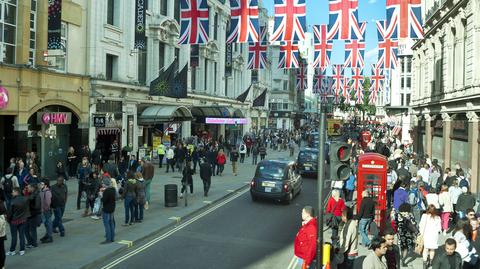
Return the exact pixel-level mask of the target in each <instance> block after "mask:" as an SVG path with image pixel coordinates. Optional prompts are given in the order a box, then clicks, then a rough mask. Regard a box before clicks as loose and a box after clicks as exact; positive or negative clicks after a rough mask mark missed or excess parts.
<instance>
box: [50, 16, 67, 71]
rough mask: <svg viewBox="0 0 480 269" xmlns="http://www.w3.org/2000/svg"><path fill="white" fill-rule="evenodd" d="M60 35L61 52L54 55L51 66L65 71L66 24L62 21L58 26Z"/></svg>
mask: <svg viewBox="0 0 480 269" xmlns="http://www.w3.org/2000/svg"><path fill="white" fill-rule="evenodd" d="M60 35H61V45H62V51H63V54H62V55H58V56H55V57H54V58H55V65H54V66H52V68H55V69H56V70H58V71H63V72H67V59H68V58H67V48H68V47H67V44H68V42H67V37H68V24H67V23H65V22H62V26H61V28H60Z"/></svg>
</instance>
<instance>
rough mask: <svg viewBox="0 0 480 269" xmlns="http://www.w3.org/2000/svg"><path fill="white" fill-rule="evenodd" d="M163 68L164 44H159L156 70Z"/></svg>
mask: <svg viewBox="0 0 480 269" xmlns="http://www.w3.org/2000/svg"><path fill="white" fill-rule="evenodd" d="M164 67H165V43H163V42H160V43H159V44H158V69H159V70H162V68H164ZM162 71H163V70H162Z"/></svg>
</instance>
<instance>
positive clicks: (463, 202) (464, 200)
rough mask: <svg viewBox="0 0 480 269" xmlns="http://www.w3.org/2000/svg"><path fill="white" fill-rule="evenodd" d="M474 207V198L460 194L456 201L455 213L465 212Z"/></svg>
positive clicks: (466, 194) (470, 195)
mask: <svg viewBox="0 0 480 269" xmlns="http://www.w3.org/2000/svg"><path fill="white" fill-rule="evenodd" d="M474 206H475V198H474V197H473V195H472V194H469V193H462V194H460V196H458V200H457V206H456V208H455V209H456V210H457V211H463V212H465V211H467V209H469V208H472V209H473V207H474Z"/></svg>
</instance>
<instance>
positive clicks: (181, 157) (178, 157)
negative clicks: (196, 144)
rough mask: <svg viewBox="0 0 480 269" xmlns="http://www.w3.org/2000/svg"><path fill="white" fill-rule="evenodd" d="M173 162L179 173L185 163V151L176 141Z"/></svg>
mask: <svg viewBox="0 0 480 269" xmlns="http://www.w3.org/2000/svg"><path fill="white" fill-rule="evenodd" d="M174 152H175V155H174V156H175V162H176V166H177V169H178V171H179V172H180V173H181V172H182V171H183V166H184V164H185V158H186V156H187V151H186V149H185V148H184V147H183V144H182V143H178V145H177V147H176V148H175V151H174Z"/></svg>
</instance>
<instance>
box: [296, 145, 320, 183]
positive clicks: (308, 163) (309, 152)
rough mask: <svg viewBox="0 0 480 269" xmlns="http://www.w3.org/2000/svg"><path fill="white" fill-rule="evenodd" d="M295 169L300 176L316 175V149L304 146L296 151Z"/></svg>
mask: <svg viewBox="0 0 480 269" xmlns="http://www.w3.org/2000/svg"><path fill="white" fill-rule="evenodd" d="M297 171H298V173H299V174H300V175H302V176H316V175H317V173H318V149H315V148H304V149H301V150H300V151H299V152H298V157H297Z"/></svg>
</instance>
